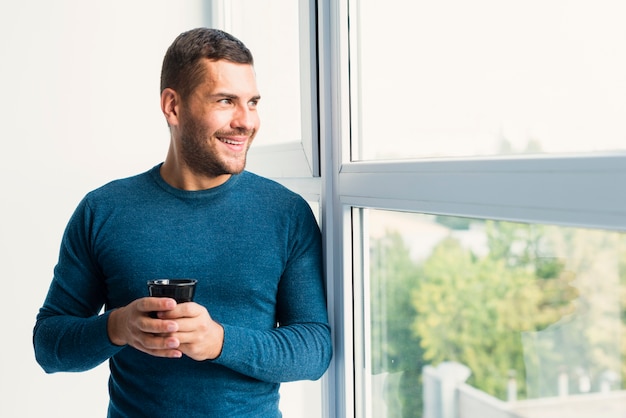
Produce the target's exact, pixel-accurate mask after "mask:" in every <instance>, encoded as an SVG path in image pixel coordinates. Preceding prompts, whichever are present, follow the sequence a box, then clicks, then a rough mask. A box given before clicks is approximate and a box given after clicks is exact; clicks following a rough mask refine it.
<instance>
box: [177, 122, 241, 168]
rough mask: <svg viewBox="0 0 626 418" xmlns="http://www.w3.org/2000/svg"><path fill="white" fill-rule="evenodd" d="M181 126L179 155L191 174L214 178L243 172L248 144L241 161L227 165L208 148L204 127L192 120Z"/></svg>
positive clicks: (207, 138) (206, 133)
mask: <svg viewBox="0 0 626 418" xmlns="http://www.w3.org/2000/svg"><path fill="white" fill-rule="evenodd" d="M183 126H185V128H184V129H183V130H182V133H181V154H182V157H183V160H184V161H185V164H186V165H187V166H188V167H189V168H190V169H191V170H192V171H193V172H195V173H197V174H200V175H203V176H207V177H211V178H214V177H218V176H222V175H226V174H239V173H241V172H242V171H243V170H244V168H245V167H246V156H247V153H248V149H249V148H250V142H248V144H247V145H246V149H245V151H244V152H243V156H242V157H241V159H242V160H241V159H238V161H237V162H236V163H229V162H228V161H225V160H224V159H222V158H220V156H219V155H217V154H216V153H215V152H214V151H213V150H212V149H210V148H209V147H208V144H207V141H208V140H209V134H208V130H207V129H206V128H205V127H203V126H201V125H200V124H198V123H197V122H196V121H195V120H193V119H189V120H187V121H186V123H185V124H184V125H183ZM244 132H245V131H244ZM218 134H219V133H218ZM237 134H241V132H238V133H237ZM248 134H249V133H248ZM225 136H228V133H225ZM250 136H251V135H250Z"/></svg>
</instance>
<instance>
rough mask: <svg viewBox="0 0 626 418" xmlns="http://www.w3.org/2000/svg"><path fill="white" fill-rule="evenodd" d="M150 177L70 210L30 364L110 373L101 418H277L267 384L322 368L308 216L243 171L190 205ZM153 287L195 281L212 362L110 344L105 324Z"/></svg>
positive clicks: (320, 312) (317, 263) (317, 268)
mask: <svg viewBox="0 0 626 418" xmlns="http://www.w3.org/2000/svg"><path fill="white" fill-rule="evenodd" d="M159 168H160V165H158V166H156V167H154V168H153V169H151V170H150V171H148V172H146V173H143V174H141V175H138V176H135V177H131V178H128V179H123V180H118V181H114V182H112V183H109V184H107V185H105V186H103V187H101V188H99V189H97V190H95V191H93V192H91V193H89V194H88V195H87V196H86V197H85V198H84V199H83V200H82V202H81V203H80V204H79V206H78V208H77V209H76V211H75V213H74V214H73V216H72V218H71V220H70V222H69V224H68V226H67V228H66V231H65V234H64V236H63V240H62V244H61V250H60V255H59V261H58V264H57V266H56V267H55V270H54V278H53V280H52V284H51V286H50V289H49V292H48V296H47V298H46V300H45V303H44V305H43V307H42V308H41V309H40V311H39V314H38V316H37V322H36V325H35V328H34V336H33V342H34V347H35V355H36V358H37V361H38V362H39V364H40V365H41V366H42V367H43V368H44V370H45V371H46V372H48V373H53V372H59V371H83V370H88V369H90V368H93V367H95V366H97V365H99V364H100V363H102V362H104V361H106V360H109V366H110V370H111V374H110V379H109V393H110V403H109V416H110V417H122V416H130V417H141V416H147V417H178V416H181V417H183V416H184V417H280V416H281V414H280V412H279V410H278V388H279V383H280V382H286V381H293V380H304V379H318V378H319V377H320V376H321V375H322V374H323V373H324V372H325V370H326V368H327V367H328V364H329V362H330V358H331V351H332V350H331V340H330V329H329V325H328V319H327V313H326V302H325V295H324V286H323V281H322V264H321V239H320V232H319V228H318V226H317V223H316V222H315V219H314V217H313V215H312V213H311V210H310V208H309V206H308V204H307V203H306V202H305V201H304V200H303V199H302V198H301V197H300V196H298V195H296V194H295V193H292V192H290V191H289V190H287V189H286V188H284V187H282V186H281V185H279V184H278V183H275V182H273V181H271V180H268V179H264V178H262V177H259V176H257V175H254V174H252V173H249V172H245V171H244V172H243V173H241V174H239V175H235V176H232V177H231V178H230V179H229V180H228V181H227V182H226V183H224V184H223V185H221V186H219V187H216V188H213V189H209V190H203V191H193V192H191V191H184V190H179V189H176V188H173V187H171V186H169V185H168V184H167V183H165V181H164V180H163V179H162V178H161V176H160V174H159ZM157 278H195V279H198V285H197V288H196V296H195V302H197V303H199V304H201V305H203V306H205V307H206V308H207V310H208V311H209V313H210V315H211V316H212V317H213V318H214V319H215V320H216V321H218V322H219V323H221V324H222V326H223V327H224V346H223V349H222V353H221V354H220V356H219V357H218V358H217V359H215V360H211V361H202V362H198V361H195V360H192V359H190V358H189V357H186V356H183V358H181V359H166V358H158V357H153V356H150V355H148V354H145V353H142V352H140V351H138V350H136V349H134V348H132V347H130V346H126V347H119V346H116V345H114V344H112V343H111V341H110V340H109V338H108V334H107V328H106V326H107V319H108V316H109V313H110V311H111V310H112V309H115V308H118V307H121V306H124V305H126V304H128V303H130V302H131V301H133V300H135V299H137V298H141V297H144V296H147V286H146V281H147V280H149V279H157ZM103 306H104V308H105V310H104V312H102V311H101V309H102V307H103ZM69 396H73V395H69Z"/></svg>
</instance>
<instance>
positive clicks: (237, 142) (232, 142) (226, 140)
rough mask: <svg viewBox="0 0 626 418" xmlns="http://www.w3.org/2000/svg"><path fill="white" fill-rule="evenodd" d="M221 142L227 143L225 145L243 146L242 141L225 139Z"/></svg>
mask: <svg viewBox="0 0 626 418" xmlns="http://www.w3.org/2000/svg"><path fill="white" fill-rule="evenodd" d="M220 141H222V142H225V143H227V144H230V145H239V144H241V142H240V141H231V140H230V139H225V138H220Z"/></svg>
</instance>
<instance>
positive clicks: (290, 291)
mask: <svg viewBox="0 0 626 418" xmlns="http://www.w3.org/2000/svg"><path fill="white" fill-rule="evenodd" d="M298 203H299V205H296V209H294V213H293V216H292V217H291V219H292V226H291V229H290V230H291V231H292V232H291V235H292V239H291V242H293V243H294V244H293V246H292V248H291V252H290V257H289V261H288V263H287V268H286V269H285V272H284V273H283V277H282V278H281V281H280V286H279V291H278V296H277V299H278V304H277V317H278V322H279V325H280V326H279V327H278V328H275V329H273V330H269V331H256V330H252V329H249V328H242V327H237V326H230V325H229V324H223V326H224V336H225V341H224V348H223V351H222V355H221V356H220V357H219V358H218V359H217V360H216V361H217V362H218V363H219V364H222V365H224V366H227V367H229V368H231V369H234V370H236V371H238V372H240V373H242V374H245V375H248V376H251V377H254V378H257V379H259V380H264V381H268V382H286V381H293V380H303V379H310V380H315V379H318V378H319V377H320V376H321V375H322V374H323V373H324V371H325V370H326V369H327V368H328V364H329V362H330V359H331V356H332V348H331V347H332V345H331V336H330V327H329V326H328V322H327V314H326V299H325V292H324V288H323V284H322V279H321V277H322V272H321V266H322V263H321V237H320V233H319V229H318V227H317V224H316V223H315V220H314V218H313V215H312V214H311V213H310V209H309V208H308V205H306V203H304V202H298Z"/></svg>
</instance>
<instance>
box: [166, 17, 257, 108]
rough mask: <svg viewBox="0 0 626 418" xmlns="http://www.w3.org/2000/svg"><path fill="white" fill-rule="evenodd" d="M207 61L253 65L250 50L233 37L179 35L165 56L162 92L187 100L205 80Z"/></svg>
mask: <svg viewBox="0 0 626 418" xmlns="http://www.w3.org/2000/svg"><path fill="white" fill-rule="evenodd" d="M204 59H208V60H210V61H219V60H225V61H230V62H233V63H238V64H249V65H254V59H253V58H252V53H251V52H250V50H249V49H248V48H247V47H246V46H245V45H244V44H243V42H241V41H240V40H239V39H237V38H235V37H234V36H232V35H230V34H228V33H226V32H224V31H221V30H219V29H210V28H197V29H192V30H189V31H187V32H183V33H181V34H180V35H178V37H177V38H176V39H175V40H174V42H173V43H172V45H170V47H169V48H168V50H167V52H166V54H165V58H164V59H163V67H162V69H161V92H162V91H163V90H164V89H166V88H171V89H172V90H175V91H176V92H177V93H178V94H179V95H180V96H181V97H182V98H183V99H186V98H187V97H188V96H189V94H190V93H191V92H192V91H193V90H194V89H195V88H196V87H197V86H198V84H199V83H200V82H202V80H203V77H204V75H205V74H204V73H205V67H204V65H203V61H204Z"/></svg>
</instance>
